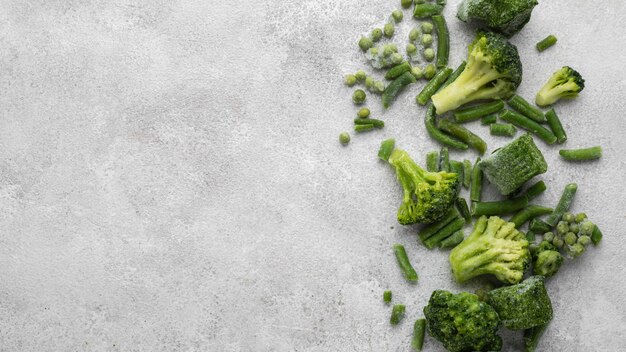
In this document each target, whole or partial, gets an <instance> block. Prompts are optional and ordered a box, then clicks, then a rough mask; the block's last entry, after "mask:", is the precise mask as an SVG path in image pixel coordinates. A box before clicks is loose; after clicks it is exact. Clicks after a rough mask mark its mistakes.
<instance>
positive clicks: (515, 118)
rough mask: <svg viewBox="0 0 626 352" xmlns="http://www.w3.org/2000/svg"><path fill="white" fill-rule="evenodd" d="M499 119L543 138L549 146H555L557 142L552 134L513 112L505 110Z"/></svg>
mask: <svg viewBox="0 0 626 352" xmlns="http://www.w3.org/2000/svg"><path fill="white" fill-rule="evenodd" d="M499 117H500V119H502V120H504V121H506V122H510V123H512V124H514V125H515V126H517V127H520V128H523V129H525V130H527V131H530V132H532V133H534V134H535V135H536V136H537V137H539V138H541V139H542V140H543V141H544V142H546V143H548V144H554V142H556V136H555V135H554V134H552V132H550V131H549V130H547V129H546V128H545V127H543V126H541V125H539V124H538V123H537V122H535V121H533V120H531V119H529V118H527V117H526V116H524V115H521V114H518V113H516V112H514V111H511V110H504V111H502V112H501V113H500V115H499Z"/></svg>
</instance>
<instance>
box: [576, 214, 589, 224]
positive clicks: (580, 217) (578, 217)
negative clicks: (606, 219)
mask: <svg viewBox="0 0 626 352" xmlns="http://www.w3.org/2000/svg"><path fill="white" fill-rule="evenodd" d="M585 219H587V214H585V213H578V214H576V222H583V221H585Z"/></svg>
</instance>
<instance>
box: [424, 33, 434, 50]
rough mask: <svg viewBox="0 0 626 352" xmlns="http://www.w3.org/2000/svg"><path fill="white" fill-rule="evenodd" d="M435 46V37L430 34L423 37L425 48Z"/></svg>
mask: <svg viewBox="0 0 626 352" xmlns="http://www.w3.org/2000/svg"><path fill="white" fill-rule="evenodd" d="M432 44H433V36H432V35H430V34H423V35H422V45H423V46H425V47H429V46H431V45H432Z"/></svg>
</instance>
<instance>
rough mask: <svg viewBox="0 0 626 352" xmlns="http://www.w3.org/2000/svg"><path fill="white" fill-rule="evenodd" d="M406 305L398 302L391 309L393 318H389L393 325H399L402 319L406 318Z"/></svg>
mask: <svg viewBox="0 0 626 352" xmlns="http://www.w3.org/2000/svg"><path fill="white" fill-rule="evenodd" d="M405 310H406V307H405V305H404V304H396V305H394V306H393V308H392V309H391V318H390V319H389V323H391V325H398V324H400V321H401V320H402V319H403V318H404V311H405Z"/></svg>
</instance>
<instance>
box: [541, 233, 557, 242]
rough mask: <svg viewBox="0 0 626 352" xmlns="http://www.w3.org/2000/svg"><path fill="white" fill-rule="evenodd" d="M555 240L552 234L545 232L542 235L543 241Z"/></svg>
mask: <svg viewBox="0 0 626 352" xmlns="http://www.w3.org/2000/svg"><path fill="white" fill-rule="evenodd" d="M555 238H556V236H554V233H552V232H546V233H544V234H543V240H544V241H548V242H552V241H553V240H554V239H555Z"/></svg>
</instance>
